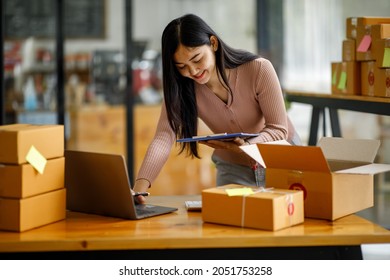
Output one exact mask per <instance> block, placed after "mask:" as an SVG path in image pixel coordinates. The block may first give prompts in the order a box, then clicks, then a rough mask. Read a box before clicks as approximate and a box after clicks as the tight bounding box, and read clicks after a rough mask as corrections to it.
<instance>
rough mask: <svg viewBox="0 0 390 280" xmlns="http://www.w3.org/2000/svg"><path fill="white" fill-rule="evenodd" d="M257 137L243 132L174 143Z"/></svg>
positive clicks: (188, 139) (256, 134)
mask: <svg viewBox="0 0 390 280" xmlns="http://www.w3.org/2000/svg"><path fill="white" fill-rule="evenodd" d="M258 135H259V133H244V132H237V133H218V134H210V135H204V136H193V137H190V138H182V139H177V140H176V142H196V141H209V140H220V141H231V140H233V139H234V138H236V137H239V138H243V139H246V138H251V137H256V136H258Z"/></svg>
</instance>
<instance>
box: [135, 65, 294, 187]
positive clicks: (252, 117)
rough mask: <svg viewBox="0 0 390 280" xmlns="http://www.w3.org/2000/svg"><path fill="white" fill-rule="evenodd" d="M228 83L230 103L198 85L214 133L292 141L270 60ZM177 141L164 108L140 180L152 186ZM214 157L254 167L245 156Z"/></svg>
mask: <svg viewBox="0 0 390 280" xmlns="http://www.w3.org/2000/svg"><path fill="white" fill-rule="evenodd" d="M229 83H230V87H231V89H232V92H233V95H232V96H231V95H230V96H229V99H228V102H227V103H224V102H223V101H222V100H221V99H219V98H218V97H217V96H216V95H215V94H214V93H213V92H212V91H211V90H210V89H209V88H208V87H207V86H206V85H200V84H197V83H195V90H196V100H197V106H198V114H199V118H200V119H202V120H203V122H204V123H205V124H206V125H207V126H208V127H209V128H210V129H211V131H213V133H222V132H228V133H234V132H248V133H258V132H260V135H259V136H258V137H255V138H251V139H250V143H252V144H253V143H262V142H267V141H274V140H282V139H291V137H292V136H293V135H294V128H293V127H292V125H291V122H290V121H289V120H288V118H287V113H286V110H285V104H284V99H283V94H282V91H281V87H280V84H279V80H278V77H277V75H276V72H275V70H274V68H273V66H272V64H271V63H270V62H269V61H268V60H266V59H264V58H258V59H256V60H253V61H251V62H248V63H246V64H244V65H241V66H239V67H237V68H235V69H232V70H231V71H230V75H229ZM175 141H176V137H175V134H174V133H173V131H172V129H171V128H170V126H169V123H168V119H167V115H166V110H165V104H163V105H162V110H161V115H160V119H159V122H158V126H157V130H156V134H155V136H154V139H153V140H152V142H151V144H150V146H149V148H148V150H147V153H146V155H145V158H144V161H143V163H142V165H141V168H140V170H139V173H138V176H137V179H141V178H144V179H147V180H148V181H149V182H151V183H152V182H153V181H154V180H155V178H156V177H157V175H158V174H159V172H160V170H161V169H162V167H163V165H164V164H165V162H166V161H167V159H168V157H169V155H170V151H171V149H172V146H173V145H174V143H175ZM214 153H215V154H216V155H218V156H219V157H220V158H222V159H224V160H226V161H229V162H234V163H238V164H242V165H247V166H250V165H251V160H250V159H249V157H247V156H246V155H245V154H244V153H240V154H238V153H234V152H231V151H227V150H215V151H214ZM195 160H196V159H195Z"/></svg>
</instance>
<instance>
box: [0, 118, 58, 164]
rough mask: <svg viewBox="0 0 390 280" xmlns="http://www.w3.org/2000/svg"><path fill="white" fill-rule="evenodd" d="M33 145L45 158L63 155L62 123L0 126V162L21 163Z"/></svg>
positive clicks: (24, 161)
mask: <svg viewBox="0 0 390 280" xmlns="http://www.w3.org/2000/svg"><path fill="white" fill-rule="evenodd" d="M32 146H34V147H35V148H36V149H37V150H38V152H39V153H40V154H41V155H42V156H43V157H44V158H46V159H52V158H57V157H62V156H64V126H63V125H31V124H11V125H3V126H0V147H2V149H0V163H10V164H23V163H26V162H27V161H26V156H27V154H28V152H29V151H30V148H31V147H32Z"/></svg>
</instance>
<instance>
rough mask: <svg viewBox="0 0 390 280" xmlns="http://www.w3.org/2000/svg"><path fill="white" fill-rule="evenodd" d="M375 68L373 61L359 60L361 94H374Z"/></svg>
mask: <svg viewBox="0 0 390 280" xmlns="http://www.w3.org/2000/svg"><path fill="white" fill-rule="evenodd" d="M375 68H376V65H375V61H362V62H361V77H362V85H361V88H362V95H365V96H374V93H375V89H374V84H375Z"/></svg>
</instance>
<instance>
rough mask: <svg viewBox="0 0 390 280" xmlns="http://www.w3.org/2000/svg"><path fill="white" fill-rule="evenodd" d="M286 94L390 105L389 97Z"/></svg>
mask: <svg viewBox="0 0 390 280" xmlns="http://www.w3.org/2000/svg"><path fill="white" fill-rule="evenodd" d="M285 93H286V95H287V96H298V97H316V98H334V99H341V100H357V101H367V102H380V103H390V98H388V97H376V96H366V95H352V94H330V93H319V92H312V91H298V90H286V92H285Z"/></svg>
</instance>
